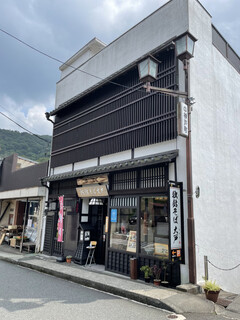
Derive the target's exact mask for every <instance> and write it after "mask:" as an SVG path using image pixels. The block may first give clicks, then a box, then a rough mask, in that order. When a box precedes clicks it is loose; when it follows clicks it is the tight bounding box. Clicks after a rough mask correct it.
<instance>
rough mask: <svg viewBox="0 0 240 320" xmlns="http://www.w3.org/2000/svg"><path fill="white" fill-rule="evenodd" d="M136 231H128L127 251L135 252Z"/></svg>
mask: <svg viewBox="0 0 240 320" xmlns="http://www.w3.org/2000/svg"><path fill="white" fill-rule="evenodd" d="M136 240H137V232H136V231H133V230H131V231H129V237H128V243H127V251H130V252H136V245H137V241H136Z"/></svg>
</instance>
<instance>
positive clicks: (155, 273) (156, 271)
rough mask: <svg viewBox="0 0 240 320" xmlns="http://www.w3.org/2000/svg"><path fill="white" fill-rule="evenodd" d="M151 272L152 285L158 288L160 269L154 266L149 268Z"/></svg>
mask: <svg viewBox="0 0 240 320" xmlns="http://www.w3.org/2000/svg"><path fill="white" fill-rule="evenodd" d="M151 271H152V274H153V277H154V278H153V283H154V284H155V286H159V285H160V282H161V280H160V275H161V272H162V269H161V268H160V267H158V266H157V265H156V264H155V265H154V266H153V267H151Z"/></svg>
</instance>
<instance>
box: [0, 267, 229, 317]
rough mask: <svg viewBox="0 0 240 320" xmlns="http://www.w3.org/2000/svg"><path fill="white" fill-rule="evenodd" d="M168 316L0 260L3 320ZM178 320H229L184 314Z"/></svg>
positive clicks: (0, 307)
mask: <svg viewBox="0 0 240 320" xmlns="http://www.w3.org/2000/svg"><path fill="white" fill-rule="evenodd" d="M169 316H170V317H171V316H172V314H171V313H169V312H167V311H164V310H160V309H157V308H153V307H150V306H146V305H142V304H139V303H136V302H133V301H130V300H127V299H122V298H119V297H116V296H113V295H110V294H106V293H103V292H100V291H97V290H93V289H90V288H86V287H83V286H81V285H79V284H75V283H72V282H69V281H66V280H62V279H59V278H55V277H52V276H49V275H46V274H43V273H39V272H36V271H33V270H30V269H27V268H22V267H20V266H17V265H14V264H11V263H7V262H3V261H0V320H35V319H38V320H42V319H44V320H55V319H56V320H61V319H68V320H72V319H79V320H80V319H81V320H82V319H84V320H85V319H86V320H95V319H97V320H102V319H108V320H132V319H134V320H145V319H146V320H155V319H158V320H162V319H165V320H166V319H171V318H170V317H169ZM172 319H174V318H172ZM175 319H176V320H184V319H186V320H205V319H206V320H222V319H224V320H225V319H226V318H224V317H221V316H215V315H203V314H184V315H179V316H178V317H177V318H175Z"/></svg>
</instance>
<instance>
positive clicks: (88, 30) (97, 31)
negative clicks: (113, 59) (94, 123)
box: [0, 0, 240, 135]
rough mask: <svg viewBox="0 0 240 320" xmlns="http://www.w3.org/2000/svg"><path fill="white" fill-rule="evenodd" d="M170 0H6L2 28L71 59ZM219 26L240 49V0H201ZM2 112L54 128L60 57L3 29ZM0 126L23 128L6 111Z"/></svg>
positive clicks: (39, 128)
mask: <svg viewBox="0 0 240 320" xmlns="http://www.w3.org/2000/svg"><path fill="white" fill-rule="evenodd" d="M166 2H167V0H147V1H146V0H68V1H66V0H50V1H49V0H21V1H20V0H1V1H0V12H1V19H0V29H1V30H4V31H6V32H7V33H10V34H11V35H13V36H14V37H16V38H19V39H20V40H22V41H24V42H25V43H27V44H29V45H31V46H33V47H35V48H37V49H38V50H40V51H42V52H44V53H46V54H47V55H50V56H52V57H54V58H56V59H58V60H61V61H63V62H64V61H66V60H67V59H69V58H70V57H71V56H72V55H73V54H75V53H76V52H77V51H78V50H79V49H81V48H82V47H83V46H84V45H85V44H86V43H88V42H89V41H90V40H91V39H93V38H94V37H97V38H98V39H100V40H101V41H103V42H104V43H106V44H109V43H110V42H112V41H113V40H114V39H116V38H117V37H119V36H120V35H121V34H123V33H124V32H126V31H127V30H128V29H130V28H131V27H133V26H134V25H135V24H137V23H138V22H139V21H141V20H142V19H144V18H145V17H147V16H148V15H149V14H151V13H152V12H153V11H155V10H156V9H158V8H159V7H161V6H162V5H163V4H164V3H166ZM200 2H201V3H202V4H203V6H204V7H205V8H206V9H207V10H208V12H209V13H210V14H211V15H212V19H213V20H212V21H213V24H214V25H215V27H216V28H217V29H218V30H219V32H220V33H221V34H222V35H223V37H224V38H225V39H226V40H227V41H228V43H229V44H230V45H231V46H232V47H233V49H234V50H235V51H236V52H237V54H238V55H239V54H240V19H239V12H240V1H239V0H201V1H200ZM0 43H1V45H0V112H1V113H4V114H5V115H7V116H8V117H10V118H11V119H12V120H14V121H15V122H17V123H19V124H20V125H21V126H23V127H25V128H27V129H28V130H30V131H32V132H33V133H35V134H41V135H44V134H49V135H51V134H52V124H51V123H50V122H49V121H47V120H46V118H45V112H46V111H51V110H53V109H54V106H55V91H56V82H57V81H58V80H59V79H60V71H59V67H60V65H61V63H59V62H56V61H54V60H52V59H50V58H48V57H46V56H44V55H41V54H39V53H38V52H36V51H34V50H32V49H30V48H29V47H27V46H25V45H24V44H23V43H21V42H19V41H17V40H16V39H14V38H12V37H10V36H9V35H7V34H6V33H4V32H2V31H0ZM0 128H1V129H8V130H17V131H21V132H22V131H23V130H22V129H21V128H19V127H18V126H17V125H16V124H14V123H13V122H11V121H10V120H8V119H7V118H5V117H4V116H3V115H2V114H0Z"/></svg>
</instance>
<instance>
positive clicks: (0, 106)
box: [0, 104, 40, 134]
mask: <svg viewBox="0 0 240 320" xmlns="http://www.w3.org/2000/svg"><path fill="white" fill-rule="evenodd" d="M0 108H2V109H4V110H5V111H6V112H8V113H10V114H11V115H12V116H13V117H15V115H14V114H13V113H12V112H11V111H9V110H8V109H7V108H5V107H4V106H2V105H1V104H0ZM15 118H16V117H15ZM18 122H21V123H23V124H24V125H28V124H27V123H26V122H24V121H21V120H18ZM32 130H34V131H35V132H36V133H37V134H40V132H38V131H37V130H36V129H32Z"/></svg>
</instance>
